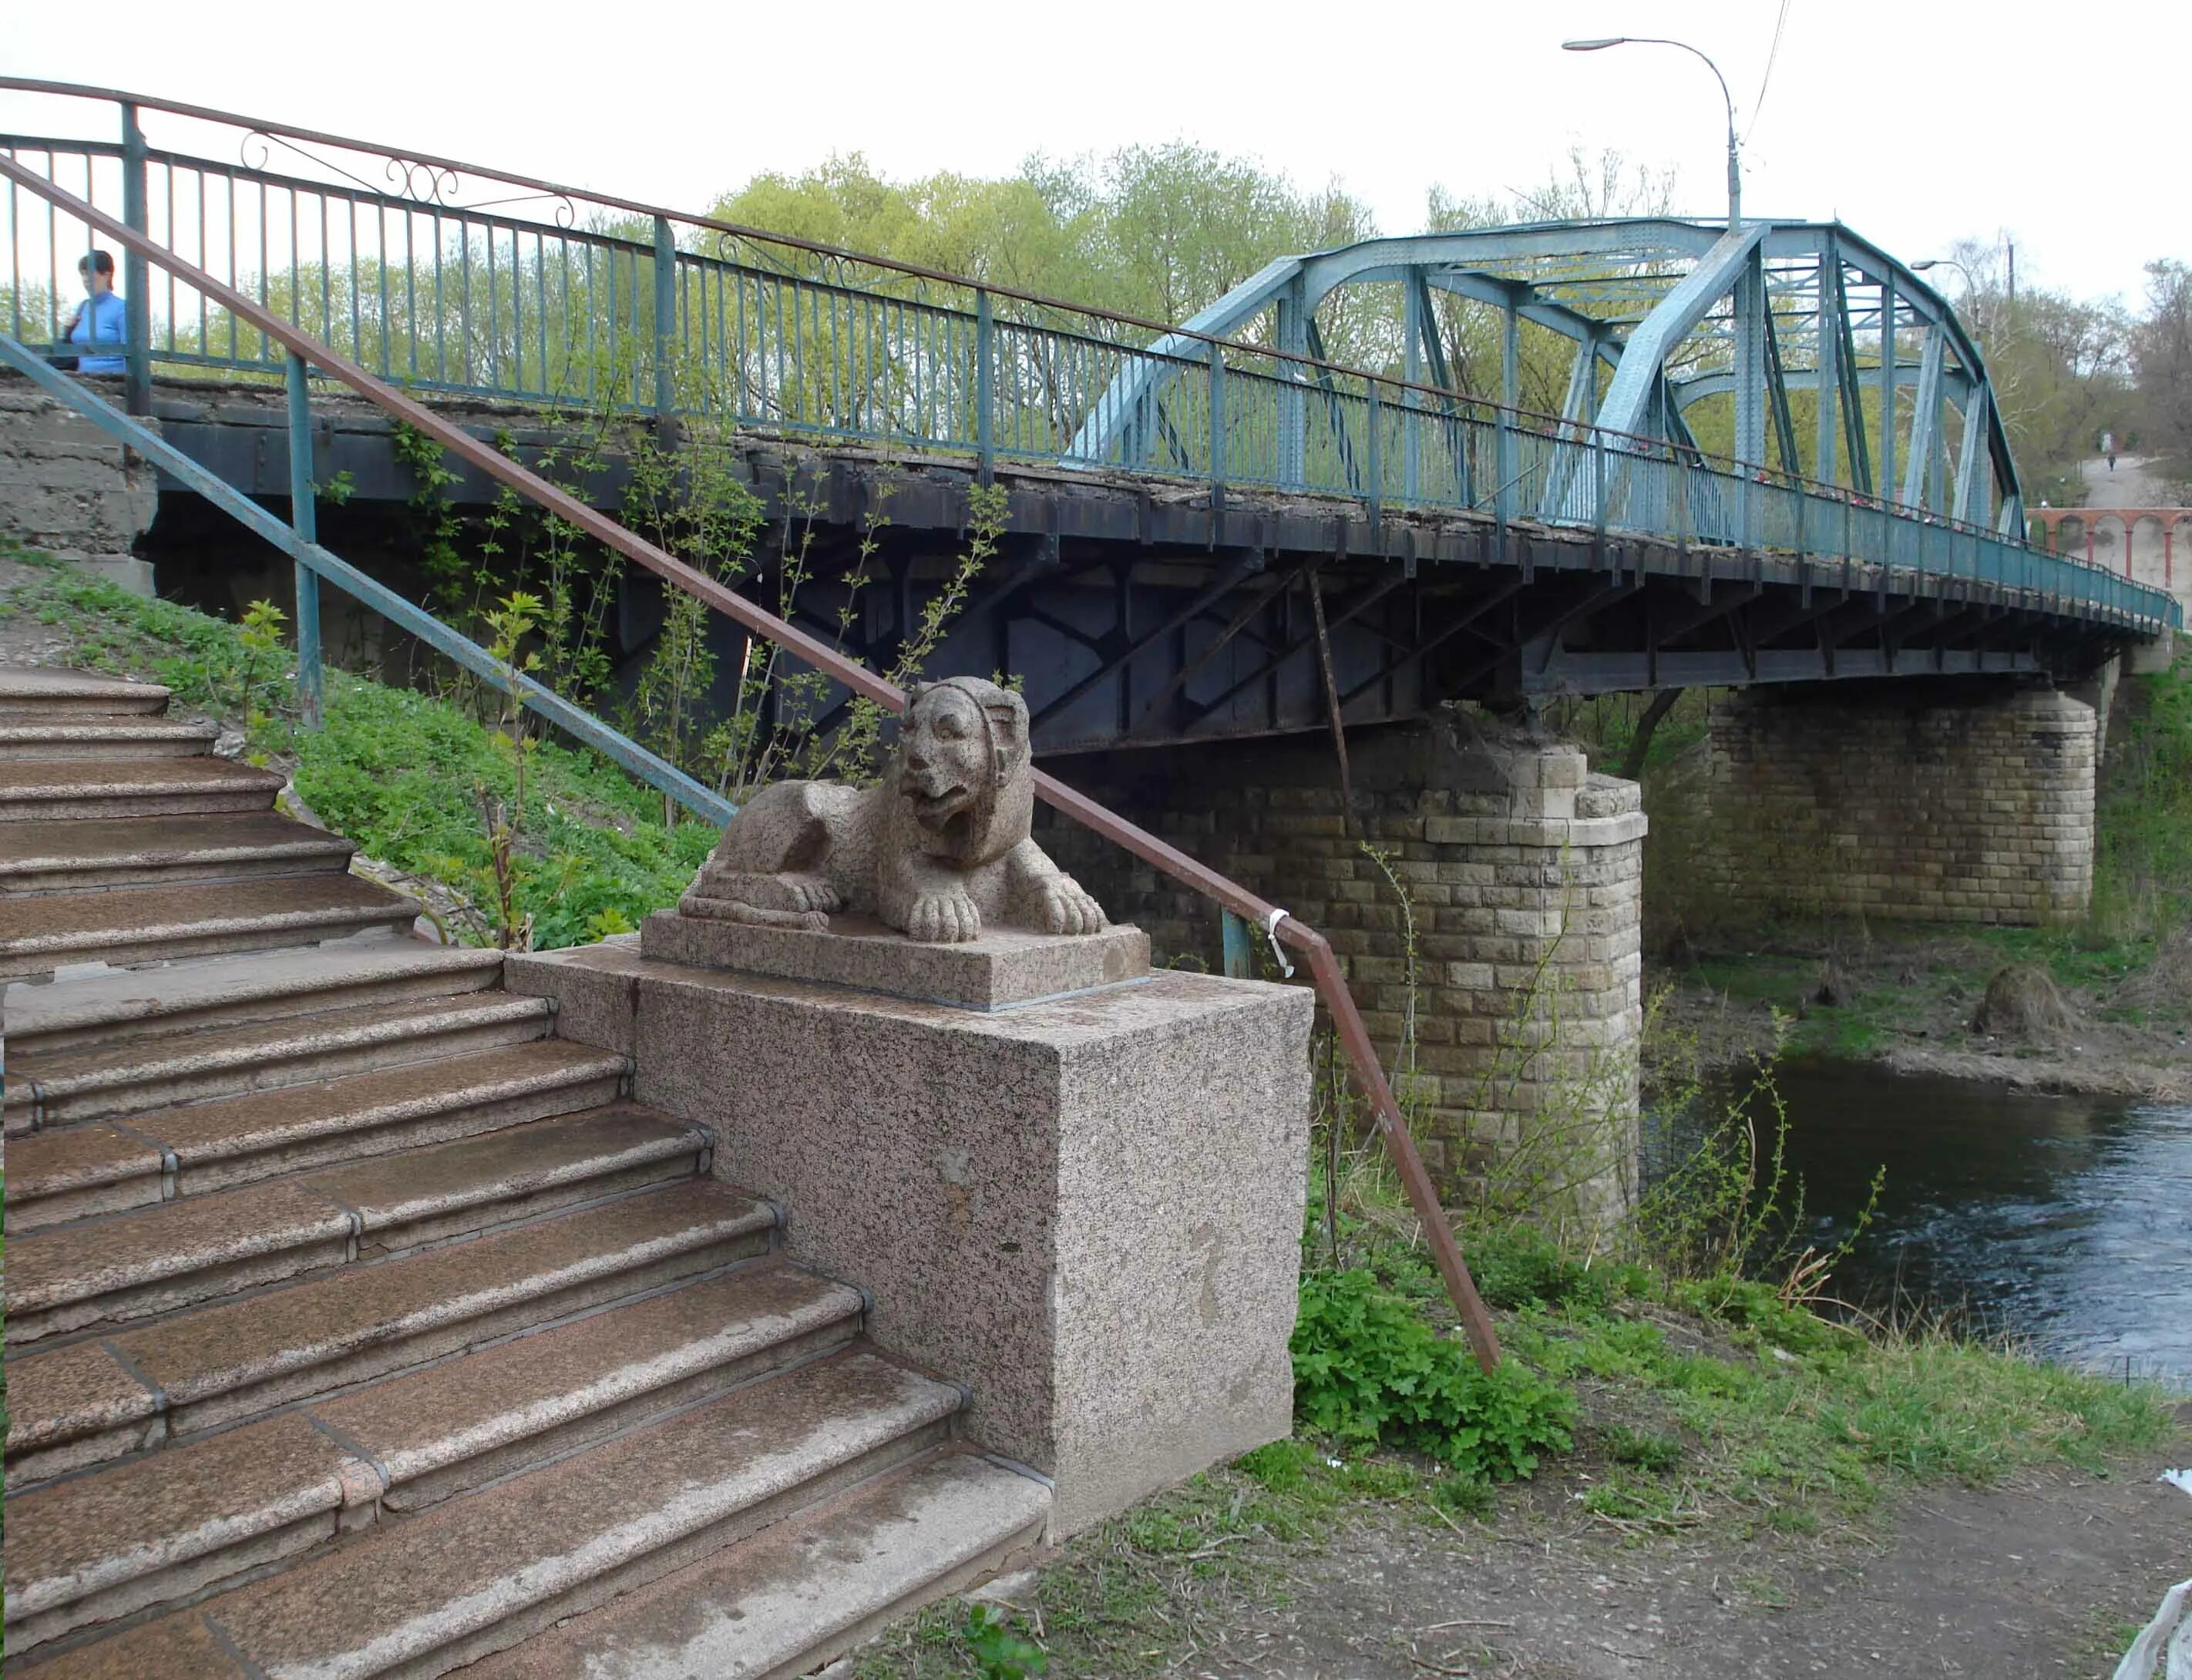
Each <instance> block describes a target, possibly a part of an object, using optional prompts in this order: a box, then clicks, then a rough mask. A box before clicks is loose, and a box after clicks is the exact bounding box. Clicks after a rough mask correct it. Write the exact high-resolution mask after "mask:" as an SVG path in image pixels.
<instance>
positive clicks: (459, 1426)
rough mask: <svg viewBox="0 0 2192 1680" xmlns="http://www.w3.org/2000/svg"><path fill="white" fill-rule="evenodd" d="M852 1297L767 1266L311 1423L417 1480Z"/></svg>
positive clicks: (496, 1351) (848, 1309)
mask: <svg viewBox="0 0 2192 1680" xmlns="http://www.w3.org/2000/svg"><path fill="white" fill-rule="evenodd" d="M861 1307H862V1302H861V1299H860V1296H859V1291H857V1290H852V1289H848V1288H847V1287H846V1286H845V1285H844V1284H836V1283H832V1282H831V1281H830V1280H829V1279H826V1278H822V1277H818V1276H817V1275H815V1274H814V1273H811V1272H805V1271H802V1270H800V1269H799V1268H798V1267H793V1266H787V1265H783V1264H780V1263H776V1262H766V1263H763V1264H762V1265H759V1266H756V1267H739V1268H737V1269H735V1270H734V1271H731V1272H728V1273H724V1274H723V1275H722V1276H721V1277H716V1278H705V1279H701V1280H700V1281H699V1282H697V1283H690V1284H682V1285H681V1286H679V1287H678V1288H676V1289H673V1290H665V1292H664V1293H662V1294H660V1295H657V1296H650V1297H648V1299H646V1300H644V1301H631V1302H628V1303H626V1304H625V1305H623V1306H620V1307H611V1308H609V1309H608V1310H607V1311H605V1312H602V1313H594V1314H591V1316H589V1317H586V1318H579V1319H577V1320H574V1322H572V1323H570V1324H559V1325H557V1327H556V1328H554V1329H553V1330H537V1331H535V1332H534V1333H533V1334H532V1335H524V1336H520V1337H517V1339H515V1340H513V1341H506V1342H504V1343H502V1344H501V1345H500V1346H499V1347H490V1348H488V1349H485V1350H483V1351H482V1352H480V1353H474V1354H471V1355H470V1356H468V1357H467V1358H464V1359H460V1360H457V1361H454V1363H452V1364H442V1365H437V1366H434V1367H432V1368H431V1369H429V1370H421V1371H414V1372H409V1373H407V1374H406V1375H401V1376H395V1377H391V1378H389V1379H387V1380H386V1381H381V1382H377V1383H374V1384H372V1385H370V1386H369V1387H364V1388H361V1389H359V1390H357V1392H354V1393H351V1394H346V1395H343V1396H341V1397H340V1398H336V1399H333V1400H322V1401H316V1402H314V1403H313V1404H312V1405H311V1412H312V1415H314V1416H315V1417H317V1418H319V1419H321V1420H322V1421H324V1422H326V1423H327V1424H328V1425H329V1426H330V1427H333V1428H334V1429H336V1430H338V1431H340V1432H341V1433H342V1435H343V1436H344V1437H345V1438H346V1439H348V1440H351V1441H355V1442H357V1444H359V1445H361V1446H362V1447H363V1448H364V1449H366V1450H367V1451H368V1452H370V1453H371V1454H372V1455H374V1457H375V1458H376V1459H378V1460H380V1462H381V1463H382V1464H384V1465H385V1466H387V1470H388V1473H389V1476H390V1478H391V1482H393V1483H399V1484H400V1483H403V1482H408V1481H411V1480H414V1479H415V1478H418V1477H420V1476H422V1475H425V1473H427V1472H430V1471H432V1470H437V1469H440V1468H442V1467H443V1466H446V1465H448V1464H449V1463H451V1462H453V1461H455V1460H456V1459H457V1458H459V1457H460V1456H465V1455H475V1454H478V1453H481V1452H485V1451H489V1450H492V1449H495V1448H498V1447H501V1446H505V1445H507V1444H510V1443H511V1442H512V1441H516V1440H519V1439H522V1438H524V1437H525V1436H527V1435H528V1434H533V1433H535V1432H539V1430H541V1429H542V1428H543V1427H545V1426H546V1425H547V1424H548V1423H549V1422H550V1421H552V1420H558V1419H562V1418H568V1417H570V1416H572V1415H577V1414H579V1413H582V1412H585V1411H599V1410H602V1409H606V1408H608V1407H609V1406H611V1405H614V1404H619V1402H622V1401H624V1400H627V1399H630V1398H634V1397H636V1396H638V1395H642V1394H645V1393H647V1392H650V1391H652V1390H654V1389H657V1388H662V1387H668V1386H670V1385H671V1384H673V1383H676V1382H677V1381H682V1380H683V1379H684V1378H686V1377H688V1376H691V1375H694V1374H695V1373H697V1372H699V1371H702V1370H706V1369H707V1368H708V1367H710V1366H711V1365H715V1364H722V1363H724V1362H726V1361H728V1360H731V1359H735V1358H742V1357H744V1356H745V1355H746V1354H749V1353H754V1352H757V1351H759V1350H760V1349H761V1348H762V1347H766V1346H768V1344H769V1343H770V1342H771V1341H779V1340H783V1339H785V1338H788V1337H791V1336H794V1335H802V1334H805V1333H807V1332H808V1331H811V1330H819V1329H821V1328H823V1327H824V1326H825V1325H828V1324H831V1323H833V1322H836V1321H838V1320H841V1319H849V1318H853V1315H855V1314H857V1313H859V1312H860V1311H861Z"/></svg>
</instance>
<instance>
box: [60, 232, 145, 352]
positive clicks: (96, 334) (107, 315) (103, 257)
mask: <svg viewBox="0 0 2192 1680" xmlns="http://www.w3.org/2000/svg"><path fill="white" fill-rule="evenodd" d="M76 271H77V276H78V277H79V278H81V279H82V280H83V289H84V291H85V292H86V293H88V295H87V296H86V297H85V299H84V300H83V303H82V304H80V305H78V306H77V311H76V313H75V314H74V315H71V316H69V319H68V325H67V327H65V328H64V329H63V330H62V333H61V337H62V338H64V339H66V340H67V341H68V342H69V343H71V344H72V345H108V344H111V345H119V344H122V343H123V342H124V341H125V340H127V339H128V336H129V328H128V319H129V310H128V305H125V304H123V301H122V294H121V293H119V292H117V291H116V290H115V289H114V259H113V257H112V256H111V255H110V254H109V253H106V252H105V251H94V252H91V253H89V254H88V255H86V256H83V257H79V258H78V259H77V265H76ZM76 367H77V373H120V372H121V371H122V358H121V357H120V356H83V357H80V358H78V360H77V364H76Z"/></svg>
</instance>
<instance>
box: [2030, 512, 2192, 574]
mask: <svg viewBox="0 0 2192 1680" xmlns="http://www.w3.org/2000/svg"><path fill="white" fill-rule="evenodd" d="M2024 516H2025V518H2026V520H2027V521H2029V522H2030V523H2032V524H2035V525H2040V526H2044V527H2046V531H2047V551H2048V553H2050V554H2060V553H2061V552H2062V547H2063V544H2062V536H2063V521H2065V520H2075V521H2077V522H2078V526H2079V528H2080V529H2081V530H2082V531H2083V532H2085V533H2086V565H2088V566H2096V565H2098V564H2099V562H2098V561H2096V560H2095V559H2094V558H2093V538H2094V534H2095V532H2097V531H2098V529H2099V527H2100V526H2101V525H2102V523H2103V522H2104V521H2107V520H2111V519H2113V520H2115V521H2119V522H2120V523H2121V525H2122V526H2123V528H2124V576H2125V577H2126V578H2129V577H2130V576H2131V575H2132V573H2131V549H2132V538H2133V537H2134V536H2135V535H2136V534H2137V532H2138V527H2139V524H2140V522H2141V521H2143V520H2149V519H2150V520H2152V521H2155V524H2157V525H2159V526H2160V527H2161V587H2162V588H2163V589H2171V590H2173V589H2176V587H2177V527H2178V524H2180V523H2182V522H2184V521H2192V508H2092V507H2086V508H2027V509H2026V510H2025V511H2024Z"/></svg>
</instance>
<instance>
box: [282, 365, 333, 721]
mask: <svg viewBox="0 0 2192 1680" xmlns="http://www.w3.org/2000/svg"><path fill="white" fill-rule="evenodd" d="M288 373H289V525H290V528H291V529H292V530H294V531H295V532H296V533H297V535H298V536H299V537H300V538H301V539H302V540H304V541H305V542H307V543H317V542H318V541H319V540H320V536H319V520H318V517H317V515H316V513H315V511H314V509H313V498H312V409H311V401H312V398H311V391H310V390H308V389H307V388H306V386H305V358H304V357H303V356H300V355H298V354H297V353H296V351H294V350H291V351H290V352H289V368H288ZM326 692H327V679H326V675H325V674H324V672H323V670H322V669H321V666H320V578H319V574H318V573H317V572H314V571H313V570H312V569H311V567H309V566H307V565H305V562H304V561H303V560H301V559H300V560H299V561H297V710H298V712H299V714H300V716H301V717H302V719H303V721H304V725H305V728H307V729H317V728H318V727H319V726H320V721H321V717H322V715H323V702H324V700H325V698H326Z"/></svg>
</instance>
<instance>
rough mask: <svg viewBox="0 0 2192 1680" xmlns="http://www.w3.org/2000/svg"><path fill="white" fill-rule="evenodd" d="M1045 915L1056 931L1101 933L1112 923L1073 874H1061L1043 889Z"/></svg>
mask: <svg viewBox="0 0 2192 1680" xmlns="http://www.w3.org/2000/svg"><path fill="white" fill-rule="evenodd" d="M1042 915H1043V925H1045V926H1046V927H1047V928H1049V930H1050V931H1052V932H1053V933H1101V932H1102V931H1104V930H1105V928H1107V927H1109V926H1110V919H1109V918H1108V917H1106V916H1105V914H1104V907H1103V906H1102V905H1100V904H1099V903H1097V902H1096V901H1095V900H1094V899H1093V898H1092V897H1089V896H1088V894H1087V893H1086V892H1084V891H1082V887H1081V883H1080V882H1078V881H1076V880H1074V879H1073V877H1072V876H1070V875H1060V876H1059V877H1058V879H1057V880H1053V881H1052V882H1051V883H1050V885H1049V886H1047V887H1045V888H1044V889H1043V893H1042Z"/></svg>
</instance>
